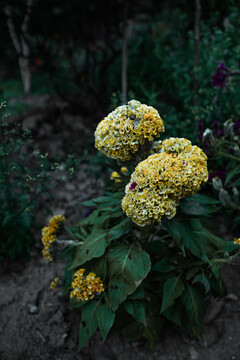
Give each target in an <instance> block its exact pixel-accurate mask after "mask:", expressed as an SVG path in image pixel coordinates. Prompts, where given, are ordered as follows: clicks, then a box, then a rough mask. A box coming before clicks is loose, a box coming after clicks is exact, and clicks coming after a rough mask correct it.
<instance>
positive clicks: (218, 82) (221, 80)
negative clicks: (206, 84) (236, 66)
mask: <svg viewBox="0 0 240 360" xmlns="http://www.w3.org/2000/svg"><path fill="white" fill-rule="evenodd" d="M228 73H229V69H228V68H227V67H226V66H225V64H224V62H221V63H220V64H218V66H217V71H216V73H215V74H214V75H213V76H212V78H211V82H212V84H213V86H220V87H221V88H222V89H223V88H225V86H226V84H225V80H226V78H227V76H228Z"/></svg>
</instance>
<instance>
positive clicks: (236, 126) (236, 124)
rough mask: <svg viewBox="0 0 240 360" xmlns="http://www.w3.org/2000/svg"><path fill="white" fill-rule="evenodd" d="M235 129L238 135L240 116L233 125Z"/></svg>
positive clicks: (239, 132)
mask: <svg viewBox="0 0 240 360" xmlns="http://www.w3.org/2000/svg"><path fill="white" fill-rule="evenodd" d="M233 130H234V133H235V134H236V135H240V118H238V119H237V120H236V121H235V123H234V125H233Z"/></svg>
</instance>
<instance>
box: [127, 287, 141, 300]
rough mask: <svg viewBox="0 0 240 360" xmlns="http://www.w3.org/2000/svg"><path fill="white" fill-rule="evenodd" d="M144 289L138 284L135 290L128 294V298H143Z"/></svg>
mask: <svg viewBox="0 0 240 360" xmlns="http://www.w3.org/2000/svg"><path fill="white" fill-rule="evenodd" d="M144 294H145V293H144V290H143V288H142V286H141V285H140V286H138V287H137V289H136V291H134V293H133V294H131V295H129V296H128V300H136V299H143V298H144Z"/></svg>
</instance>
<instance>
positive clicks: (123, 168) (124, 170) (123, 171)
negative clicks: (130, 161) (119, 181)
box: [121, 166, 128, 175]
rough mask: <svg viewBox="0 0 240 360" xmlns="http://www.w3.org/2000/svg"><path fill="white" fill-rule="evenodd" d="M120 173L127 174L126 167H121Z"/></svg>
mask: <svg viewBox="0 0 240 360" xmlns="http://www.w3.org/2000/svg"><path fill="white" fill-rule="evenodd" d="M121 173H122V174H124V175H126V174H127V173H128V168H127V167H126V166H122V167H121Z"/></svg>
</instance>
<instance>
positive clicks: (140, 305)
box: [123, 300, 146, 323]
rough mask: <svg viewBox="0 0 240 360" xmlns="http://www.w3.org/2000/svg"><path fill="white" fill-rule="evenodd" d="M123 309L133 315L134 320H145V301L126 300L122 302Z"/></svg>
mask: <svg viewBox="0 0 240 360" xmlns="http://www.w3.org/2000/svg"><path fill="white" fill-rule="evenodd" d="M123 306H124V309H125V310H126V311H127V312H128V313H129V314H130V315H132V316H133V317H134V319H135V320H137V321H139V322H142V323H144V322H145V317H146V315H145V302H144V300H126V301H124V303H123Z"/></svg>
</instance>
